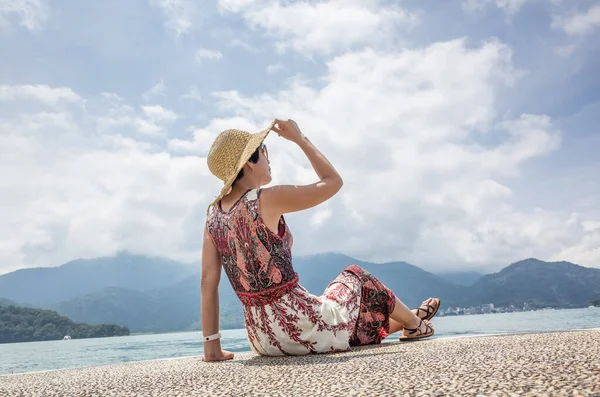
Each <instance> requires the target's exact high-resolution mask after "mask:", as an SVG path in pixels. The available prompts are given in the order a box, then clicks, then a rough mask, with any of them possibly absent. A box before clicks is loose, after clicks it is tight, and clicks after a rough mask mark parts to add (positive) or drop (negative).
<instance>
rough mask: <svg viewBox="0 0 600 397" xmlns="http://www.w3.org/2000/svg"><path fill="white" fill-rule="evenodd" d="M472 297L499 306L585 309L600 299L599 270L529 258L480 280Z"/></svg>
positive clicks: (476, 300) (473, 288)
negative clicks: (524, 305)
mask: <svg viewBox="0 0 600 397" xmlns="http://www.w3.org/2000/svg"><path fill="white" fill-rule="evenodd" d="M470 294H471V297H472V299H473V301H474V302H477V303H494V305H496V306H507V305H510V304H515V305H523V303H524V302H528V303H530V304H533V305H534V306H536V307H561V308H568V307H584V306H588V305H589V304H590V302H591V301H593V300H594V299H598V298H599V297H600V269H592V268H587V267H583V266H579V265H575V264H573V263H570V262H543V261H540V260H537V259H526V260H523V261H520V262H516V263H513V264H512V265H510V266H508V267H506V268H504V269H502V270H501V271H500V272H498V273H494V274H489V275H486V276H483V277H481V278H480V279H479V280H478V281H476V282H475V284H473V286H472V287H471V292H470Z"/></svg>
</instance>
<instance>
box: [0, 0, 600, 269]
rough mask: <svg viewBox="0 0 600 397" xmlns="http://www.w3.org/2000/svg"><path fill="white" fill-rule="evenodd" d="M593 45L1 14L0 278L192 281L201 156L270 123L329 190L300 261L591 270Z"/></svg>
mask: <svg viewBox="0 0 600 397" xmlns="http://www.w3.org/2000/svg"><path fill="white" fill-rule="evenodd" d="M599 38H600V5H599V4H598V3H597V2H595V1H590V0H580V1H577V2H575V1H567V0H545V1H542V0H462V1H461V0H457V1H453V2H439V1H433V0H423V1H415V0H404V1H388V0H320V1H315V0H308V1H292V0H288V1H282V0H205V1H201V2H199V1H194V0H136V1H121V0H105V1H85V2H83V1H76V0H53V1H49V0H18V1H16V0H0V53H2V54H3V56H2V57H0V178H1V179H0V181H1V183H0V219H1V220H2V221H1V222H0V274H3V273H7V272H10V271H14V270H16V269H20V268H29V267H39V266H57V265H60V264H62V263H65V262H68V261H70V260H73V259H76V258H92V257H99V256H108V255H113V254H115V253H118V252H122V251H127V252H131V253H136V254H143V255H148V256H161V257H168V258H172V259H175V260H180V261H185V262H199V261H200V254H201V249H202V246H201V244H202V231H203V227H204V222H205V211H206V207H207V205H208V203H209V202H211V201H212V199H213V198H214V197H215V196H216V195H217V194H218V192H219V190H220V187H221V184H220V182H219V181H218V180H217V179H216V178H215V177H214V176H213V175H212V174H210V172H209V170H208V167H207V164H206V154H207V152H208V149H209V147H210V144H211V143H212V140H213V139H214V138H215V136H216V135H217V134H218V133H219V132H221V131H222V130H224V129H228V128H238V129H245V130H248V131H250V132H257V131H259V130H261V129H263V128H264V127H266V126H268V125H269V123H270V122H271V120H272V119H274V118H285V119H288V118H290V119H293V120H295V121H296V122H297V123H298V125H299V126H300V128H301V129H302V131H303V132H304V134H305V135H307V136H308V137H309V138H310V139H311V140H312V141H313V142H314V143H315V145H316V146H317V147H318V148H319V149H320V150H321V151H322V152H323V153H324V154H325V155H326V156H327V157H328V158H329V159H330V160H331V162H332V163H333V165H334V166H335V167H336V169H337V170H338V171H339V172H340V174H341V176H342V177H343V179H344V186H343V188H342V190H341V191H340V192H339V193H338V194H337V195H336V196H335V197H334V198H333V199H331V200H330V201H328V202H326V203H324V204H322V205H320V206H318V207H316V208H314V209H311V210H309V211H304V212H300V213H295V214H290V215H289V216H287V220H288V223H289V225H290V228H291V231H292V234H293V235H294V255H296V256H298V255H311V254H315V253H322V252H339V253H344V254H346V255H350V256H353V257H355V258H358V259H362V260H369V261H375V262H383V261H407V262H409V263H412V264H415V265H417V266H420V267H422V268H424V269H427V270H430V271H434V272H446V271H480V272H490V271H496V270H498V269H500V268H502V267H504V266H507V265H509V264H510V263H513V262H515V261H518V260H521V259H525V258H530V257H535V258H539V259H542V260H547V261H560V260H566V261H571V262H574V263H578V264H581V265H584V266H589V267H598V268H600V183H599V182H598V181H599V180H600V179H599V178H598V176H597V175H598V174H599V172H600V156H598V152H599V149H600V127H599V126H600V78H599V77H598V70H600V40H599ZM266 144H267V146H268V148H269V156H270V161H271V167H272V169H273V182H272V184H279V183H311V182H314V181H315V180H316V175H315V174H314V172H313V171H312V169H311V167H310V164H309V163H308V161H307V160H306V158H305V157H304V156H303V154H302V152H301V151H300V149H299V148H298V147H296V146H294V144H292V143H290V142H287V141H285V140H283V139H280V138H278V137H277V135H276V134H272V135H271V136H269V137H268V138H267V141H266Z"/></svg>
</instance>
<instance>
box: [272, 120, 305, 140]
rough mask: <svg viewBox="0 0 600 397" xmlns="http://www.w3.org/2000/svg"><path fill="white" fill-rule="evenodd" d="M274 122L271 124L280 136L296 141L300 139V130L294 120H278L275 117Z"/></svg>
mask: <svg viewBox="0 0 600 397" xmlns="http://www.w3.org/2000/svg"><path fill="white" fill-rule="evenodd" d="M275 122H276V124H275V125H274V126H273V131H275V132H276V133H277V134H278V135H279V136H280V137H283V138H285V139H287V140H288V141H292V142H295V143H298V142H299V141H300V139H302V131H300V128H299V127H298V124H296V122H295V121H294V120H290V119H288V120H279V119H275Z"/></svg>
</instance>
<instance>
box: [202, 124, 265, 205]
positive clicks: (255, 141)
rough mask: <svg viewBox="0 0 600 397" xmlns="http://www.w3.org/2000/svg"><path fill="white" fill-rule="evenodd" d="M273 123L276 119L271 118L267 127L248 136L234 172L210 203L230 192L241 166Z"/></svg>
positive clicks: (262, 139)
mask: <svg viewBox="0 0 600 397" xmlns="http://www.w3.org/2000/svg"><path fill="white" fill-rule="evenodd" d="M275 123H276V121H275V120H273V121H272V122H271V124H270V125H269V127H267V128H265V129H264V130H262V131H260V132H258V133H255V134H252V135H251V136H250V139H249V140H248V143H247V144H246V147H245V148H244V151H243V152H242V155H241V156H240V159H239V161H238V164H237V166H236V170H235V172H234V173H233V175H232V176H231V177H230V178H229V179H228V180H227V181H225V183H224V185H223V188H222V189H221V193H220V194H219V195H218V196H217V198H215V200H214V201H213V202H212V204H215V203H217V202H218V201H219V200H221V199H222V198H223V197H224V196H226V195H227V194H229V193H230V192H231V186H232V185H233V182H235V179H236V178H237V175H238V174H239V173H240V171H241V170H242V168H244V165H245V164H246V163H247V162H248V160H250V157H252V154H253V153H254V152H255V151H256V149H257V148H258V147H259V146H260V145H261V144H262V143H263V141H264V140H265V139H266V138H267V136H268V135H269V132H271V130H272V129H273V127H274V126H275Z"/></svg>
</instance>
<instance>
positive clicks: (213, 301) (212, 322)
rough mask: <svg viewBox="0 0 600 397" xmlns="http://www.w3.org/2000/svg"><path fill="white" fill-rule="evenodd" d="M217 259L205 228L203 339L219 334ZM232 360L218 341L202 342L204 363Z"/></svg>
mask: <svg viewBox="0 0 600 397" xmlns="http://www.w3.org/2000/svg"><path fill="white" fill-rule="evenodd" d="M219 259H220V258H219V252H218V251H217V248H216V247H215V244H214V242H213V240H212V238H211V237H210V234H209V232H208V229H207V228H206V227H205V228H204V239H203V243H202V275H201V280H200V313H201V317H202V319H201V322H202V334H203V336H204V337H207V336H210V335H214V334H216V333H218V332H219V280H220V279H221V262H220V260H219ZM232 358H233V353H231V352H228V351H226V350H222V349H221V340H220V339H215V340H211V341H207V342H204V361H223V360H230V359H232Z"/></svg>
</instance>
